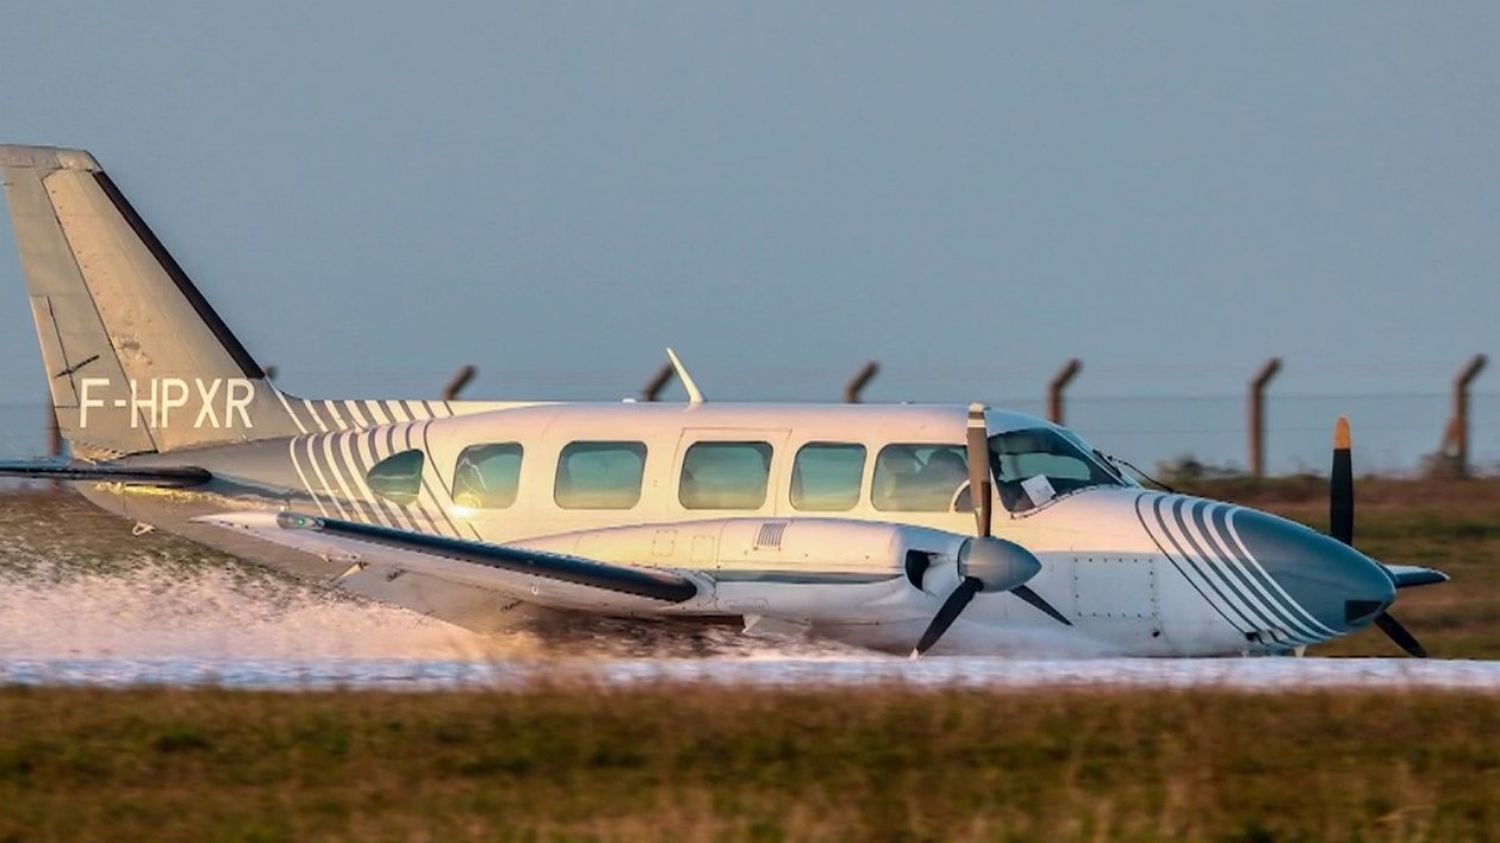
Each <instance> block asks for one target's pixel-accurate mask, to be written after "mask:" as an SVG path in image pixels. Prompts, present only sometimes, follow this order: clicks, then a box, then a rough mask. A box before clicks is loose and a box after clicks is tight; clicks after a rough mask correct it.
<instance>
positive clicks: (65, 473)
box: [0, 461, 213, 489]
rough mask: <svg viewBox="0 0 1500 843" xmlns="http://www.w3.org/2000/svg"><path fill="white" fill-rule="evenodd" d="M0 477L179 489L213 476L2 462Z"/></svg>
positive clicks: (184, 470)
mask: <svg viewBox="0 0 1500 843" xmlns="http://www.w3.org/2000/svg"><path fill="white" fill-rule="evenodd" d="M0 477H23V478H28V479H32V480H78V481H85V482H86V481H97V482H100V483H124V484H125V485H127V486H161V487H164V488H172V489H177V488H182V487H185V486H201V485H203V484H204V483H207V482H208V481H209V480H212V479H213V475H212V474H209V473H208V472H207V471H206V470H204V469H201V468H195V467H193V466H179V467H168V468H148V467H140V466H128V465H109V464H105V463H100V464H95V463H84V462H75V463H66V462H3V461H0Z"/></svg>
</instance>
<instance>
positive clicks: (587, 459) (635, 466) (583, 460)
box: [552, 442, 646, 509]
mask: <svg viewBox="0 0 1500 843" xmlns="http://www.w3.org/2000/svg"><path fill="white" fill-rule="evenodd" d="M645 470H646V444H645V443H644V442H573V443H571V444H569V445H568V446H567V447H565V448H563V450H562V454H561V455H559V456H558V458H557V480H556V485H554V486H553V490H552V499H553V500H555V501H557V505H558V506H560V507H562V508H563V509H630V508H631V507H633V506H635V505H636V503H638V502H639V501H640V499H641V476H642V475H643V474H644V473H645Z"/></svg>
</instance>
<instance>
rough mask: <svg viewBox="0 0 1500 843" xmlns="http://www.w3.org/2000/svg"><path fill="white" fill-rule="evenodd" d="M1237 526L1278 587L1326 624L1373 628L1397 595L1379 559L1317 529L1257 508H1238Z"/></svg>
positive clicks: (1341, 629)
mask: <svg viewBox="0 0 1500 843" xmlns="http://www.w3.org/2000/svg"><path fill="white" fill-rule="evenodd" d="M1233 523H1234V529H1235V531H1236V532H1237V533H1238V534H1239V537H1240V540H1241V541H1243V542H1244V544H1245V549H1246V550H1248V551H1249V552H1250V554H1251V555H1252V556H1254V557H1255V560H1256V561H1257V562H1259V563H1260V565H1261V566H1262V567H1263V568H1265V570H1266V573H1268V574H1269V575H1270V576H1271V578H1272V579H1274V580H1275V581H1276V583H1277V585H1279V586H1281V588H1282V589H1284V590H1285V591H1286V593H1287V594H1288V595H1289V596H1291V598H1292V599H1293V600H1295V601H1296V602H1297V603H1299V604H1301V606H1302V608H1303V609H1305V610H1306V611H1307V612H1308V613H1310V614H1311V615H1312V616H1313V617H1314V618H1316V619H1317V620H1318V622H1319V623H1321V624H1322V625H1323V626H1325V627H1327V628H1328V629H1330V630H1333V631H1335V632H1339V633H1343V632H1349V631H1352V630H1355V629H1358V628H1360V627H1364V626H1368V625H1369V624H1370V623H1371V622H1373V621H1374V620H1375V617H1376V616H1377V615H1379V614H1380V613H1381V612H1382V611H1384V610H1385V608H1386V607H1387V606H1389V605H1390V604H1391V601H1393V600H1395V599H1396V587H1395V584H1394V583H1393V582H1392V580H1391V577H1390V575H1389V574H1387V573H1386V572H1385V569H1384V568H1382V567H1381V566H1380V564H1379V563H1377V562H1375V561H1374V560H1373V559H1371V558H1369V557H1368V556H1365V555H1364V554H1363V553H1360V552H1359V551H1357V550H1355V549H1354V548H1352V547H1350V546H1349V545H1346V544H1344V543H1343V542H1341V541H1339V540H1337V539H1335V538H1332V537H1331V536H1325V535H1323V534H1322V533H1319V532H1317V531H1315V530H1310V529H1308V528H1307V527H1304V526H1302V525H1301V524H1297V523H1295V522H1292V521H1288V520H1286V519H1285V518H1279V517H1277V516H1275V515H1271V514H1269V513H1265V512H1260V511H1257V510H1253V509H1237V510H1235V512H1234V516H1233Z"/></svg>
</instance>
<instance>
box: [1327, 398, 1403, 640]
mask: <svg viewBox="0 0 1500 843" xmlns="http://www.w3.org/2000/svg"><path fill="white" fill-rule="evenodd" d="M1352 445H1353V442H1352V440H1351V439H1350V436H1349V419H1348V418H1347V417H1345V416H1339V420H1338V422H1337V423H1336V424H1335V425H1334V426H1333V473H1332V475H1331V476H1330V478H1329V483H1328V534H1329V535H1330V536H1333V537H1334V538H1336V539H1338V540H1339V541H1341V542H1343V543H1344V544H1347V545H1349V546H1350V547H1353V546H1354V462H1353V458H1352V450H1353V449H1352ZM1375 625H1376V626H1377V627H1379V628H1380V631H1381V632H1384V633H1385V634H1386V637H1388V638H1390V639H1391V640H1392V641H1394V642H1396V646H1397V647H1400V648H1401V649H1402V650H1405V651H1406V652H1407V653H1408V654H1409V655H1412V656H1416V657H1417V658H1419V659H1425V658H1427V650H1426V649H1425V648H1423V646H1422V645H1421V643H1420V642H1418V641H1417V639H1416V636H1414V635H1412V634H1411V633H1410V632H1408V631H1407V630H1406V627H1404V626H1402V625H1401V624H1400V623H1399V622H1398V621H1397V620H1396V619H1395V618H1394V617H1392V616H1391V613H1390V612H1381V613H1380V614H1379V615H1378V616H1376V618H1375Z"/></svg>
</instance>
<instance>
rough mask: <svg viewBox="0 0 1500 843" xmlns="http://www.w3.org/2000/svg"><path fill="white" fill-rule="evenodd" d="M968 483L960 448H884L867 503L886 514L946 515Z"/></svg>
mask: <svg viewBox="0 0 1500 843" xmlns="http://www.w3.org/2000/svg"><path fill="white" fill-rule="evenodd" d="M967 482H969V460H968V458H967V457H966V456H965V451H964V446H963V445H925V444H924V445H901V444H897V445H887V446H885V447H884V448H882V449H881V451H880V455H879V456H877V457H876V458H875V484H874V488H873V489H872V490H871V492H870V502H871V503H873V504H874V505H875V508H876V509H879V510H883V511H886V512H947V511H949V510H950V509H952V508H953V502H954V499H955V497H956V496H957V495H958V493H959V490H960V489H962V488H963V486H964V484H965V483H967Z"/></svg>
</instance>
